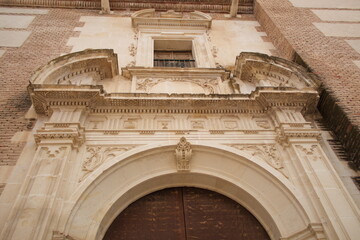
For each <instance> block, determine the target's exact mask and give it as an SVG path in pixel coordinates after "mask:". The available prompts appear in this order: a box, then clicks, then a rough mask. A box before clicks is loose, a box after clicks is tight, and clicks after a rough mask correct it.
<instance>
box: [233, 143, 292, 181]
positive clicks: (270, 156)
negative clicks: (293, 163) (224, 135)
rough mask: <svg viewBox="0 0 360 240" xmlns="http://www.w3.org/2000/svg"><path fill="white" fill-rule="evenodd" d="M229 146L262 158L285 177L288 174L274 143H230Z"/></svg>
mask: <svg viewBox="0 0 360 240" xmlns="http://www.w3.org/2000/svg"><path fill="white" fill-rule="evenodd" d="M230 146H231V147H233V148H236V149H239V150H240V151H244V152H246V153H249V154H251V155H252V156H255V157H258V158H260V159H262V160H263V161H265V162H266V163H268V164H269V165H270V166H272V167H273V168H275V169H276V170H278V171H280V172H281V173H282V174H283V175H284V176H285V177H286V178H288V175H287V174H286V173H285V171H284V170H285V169H284V166H283V163H282V161H281V158H280V156H279V153H278V150H277V148H276V146H275V144H271V145H241V144H232V145H230Z"/></svg>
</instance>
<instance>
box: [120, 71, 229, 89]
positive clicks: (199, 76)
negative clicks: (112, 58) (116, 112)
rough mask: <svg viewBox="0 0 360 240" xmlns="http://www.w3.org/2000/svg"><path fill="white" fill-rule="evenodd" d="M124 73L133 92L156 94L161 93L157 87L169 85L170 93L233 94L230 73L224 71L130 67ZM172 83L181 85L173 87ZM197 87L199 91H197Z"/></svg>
mask: <svg viewBox="0 0 360 240" xmlns="http://www.w3.org/2000/svg"><path fill="white" fill-rule="evenodd" d="M122 73H123V76H126V77H127V78H130V79H131V82H132V85H131V92H139V93H154V92H155V93H156V92H157V91H159V90H157V89H156V87H157V85H158V86H159V84H164V85H166V84H168V85H169V88H170V89H167V92H168V93H186V91H188V93H191V91H192V92H193V93H196V91H197V93H204V94H221V93H228V94H229V93H232V91H231V90H230V89H229V83H228V81H229V73H228V72H226V71H225V70H223V69H215V68H186V69H184V68H159V67H157V68H144V67H129V68H123V69H122ZM172 83H179V85H177V86H173V85H172ZM185 83H188V85H185ZM154 87H155V88H154ZM181 87H183V88H181ZM186 87H187V88H186ZM195 87H199V89H198V90H195V89H194V88H195ZM172 88H173V89H172Z"/></svg>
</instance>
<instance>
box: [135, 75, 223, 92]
mask: <svg viewBox="0 0 360 240" xmlns="http://www.w3.org/2000/svg"><path fill="white" fill-rule="evenodd" d="M161 82H190V83H195V84H197V85H199V86H200V87H202V88H203V89H204V92H205V94H213V93H215V88H216V86H217V85H218V80H217V79H202V78H201V79H196V78H195V79H194V78H191V79H190V78H182V77H170V78H141V79H138V80H137V83H136V90H138V91H143V92H147V93H148V92H149V91H150V89H151V88H152V87H154V86H155V85H156V84H159V83H161Z"/></svg>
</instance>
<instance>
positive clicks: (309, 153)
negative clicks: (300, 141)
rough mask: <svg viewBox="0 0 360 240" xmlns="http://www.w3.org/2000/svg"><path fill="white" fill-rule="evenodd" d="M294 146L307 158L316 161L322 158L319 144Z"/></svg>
mask: <svg viewBox="0 0 360 240" xmlns="http://www.w3.org/2000/svg"><path fill="white" fill-rule="evenodd" d="M296 148H297V149H298V150H300V152H301V153H302V154H303V155H304V156H306V157H307V158H308V159H309V160H312V161H317V160H321V159H322V156H321V155H320V153H319V145H316V144H313V145H308V146H306V145H296Z"/></svg>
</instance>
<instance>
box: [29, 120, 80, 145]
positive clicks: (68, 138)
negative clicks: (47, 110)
mask: <svg viewBox="0 0 360 240" xmlns="http://www.w3.org/2000/svg"><path fill="white" fill-rule="evenodd" d="M34 138H35V142H36V143H37V144H38V145H41V144H46V145H53V144H71V145H72V146H73V147H74V148H78V147H79V146H81V145H82V143H83V142H84V141H85V133H84V128H83V127H81V126H80V123H61V124H60V125H58V124H57V123H45V124H44V126H43V127H42V128H41V129H39V130H37V132H36V133H35V134H34Z"/></svg>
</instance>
